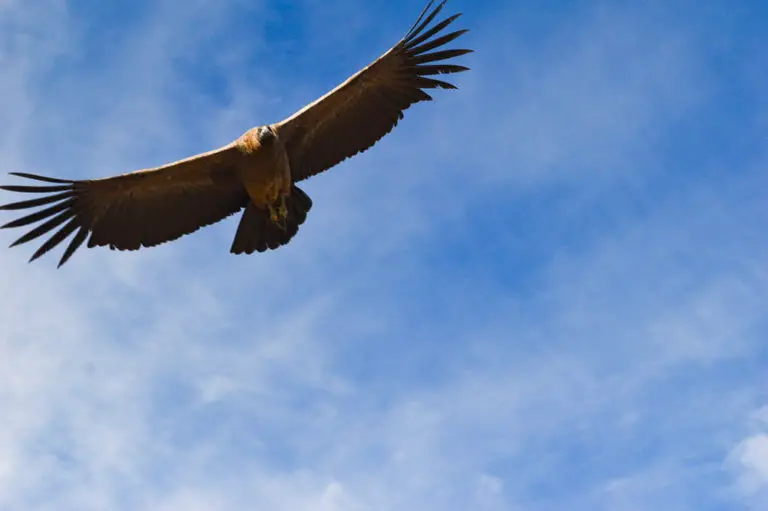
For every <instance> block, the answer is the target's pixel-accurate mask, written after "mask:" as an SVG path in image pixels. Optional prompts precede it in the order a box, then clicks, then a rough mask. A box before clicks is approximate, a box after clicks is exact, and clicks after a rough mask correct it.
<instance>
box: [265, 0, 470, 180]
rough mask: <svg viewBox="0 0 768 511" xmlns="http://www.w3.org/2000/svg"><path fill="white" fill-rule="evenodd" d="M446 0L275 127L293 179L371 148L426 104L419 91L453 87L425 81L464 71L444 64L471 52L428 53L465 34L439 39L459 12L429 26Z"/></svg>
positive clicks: (461, 67)
mask: <svg viewBox="0 0 768 511" xmlns="http://www.w3.org/2000/svg"><path fill="white" fill-rule="evenodd" d="M446 1H447V0H443V1H442V2H440V3H439V4H437V5H436V6H435V7H434V8H433V5H434V0H432V1H430V2H429V4H427V7H426V8H425V9H424V11H422V13H421V16H419V19H418V20H416V23H414V25H413V26H412V27H411V29H410V30H409V31H408V32H407V33H406V35H405V37H404V38H403V39H401V40H400V41H399V42H398V43H397V44H396V45H395V46H394V47H393V48H391V49H390V50H389V51H388V52H386V53H385V54H384V55H382V56H381V57H379V58H378V59H377V60H376V61H375V62H373V63H372V64H371V65H369V66H368V67H366V68H365V69H363V70H362V71H360V72H359V73H357V74H355V75H354V76H352V77H351V78H349V79H348V80H347V81H345V82H344V83H342V84H341V85H339V86H338V87H336V88H335V89H334V90H332V91H331V92H329V93H328V94H326V95H325V96H323V97H322V98H320V99H318V100H317V101H315V102H313V103H312V104H310V105H308V106H306V107H304V108H303V109H301V110H299V111H298V112H296V113H295V114H293V115H292V116H291V117H289V118H287V119H285V120H283V121H282V122H280V123H278V124H277V125H276V126H275V128H276V129H277V131H278V133H279V135H280V137H281V138H282V139H283V140H284V141H285V144H286V150H287V152H288V158H289V161H290V166H291V176H292V178H293V180H294V181H300V180H302V179H306V178H308V177H310V176H313V175H315V174H318V173H320V172H323V171H324V170H327V169H329V168H330V167H332V166H334V165H336V164H338V163H340V162H341V161H343V160H345V159H346V158H349V157H351V156H354V155H355V154H357V153H360V152H363V151H365V150H366V149H368V148H370V147H371V146H373V145H374V144H375V143H376V142H377V141H378V140H380V139H381V138H382V137H384V136H385V135H386V134H387V133H389V132H390V131H391V130H392V129H393V128H394V127H395V126H396V125H397V123H398V121H399V120H400V119H402V118H403V112H404V111H405V110H406V109H408V108H409V107H410V106H411V105H412V104H414V103H418V102H420V101H430V100H432V97H431V96H430V95H429V94H428V93H427V92H426V91H425V90H424V89H434V88H443V89H455V88H456V86H455V85H453V84H451V83H449V82H446V81H443V80H437V79H435V78H429V77H430V76H434V75H443V74H452V73H460V72H462V71H467V70H468V68H467V67H465V66H460V65H456V64H449V63H446V62H444V61H446V60H449V59H453V58H455V57H459V56H461V55H465V54H467V53H470V52H471V51H472V50H465V49H450V50H439V51H432V50H436V49H438V48H442V47H443V46H444V45H446V44H448V43H450V42H452V41H454V40H455V39H456V38H458V37H460V36H461V35H463V34H465V33H466V32H467V31H466V30H457V31H455V32H450V33H448V34H444V35H440V34H441V33H442V31H443V30H444V29H445V28H447V27H448V26H449V25H450V24H451V23H453V22H454V21H455V20H456V19H458V18H459V16H460V14H455V15H453V16H450V17H448V18H446V19H445V20H443V21H440V22H439V23H436V24H434V25H432V26H431V27H430V23H432V22H433V21H434V19H435V18H436V16H437V15H438V13H439V12H440V11H441V10H442V9H443V7H444V5H445V3H446ZM430 9H431V10H430Z"/></svg>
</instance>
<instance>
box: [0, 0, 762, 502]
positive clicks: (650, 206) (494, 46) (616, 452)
mask: <svg viewBox="0 0 768 511" xmlns="http://www.w3.org/2000/svg"><path fill="white" fill-rule="evenodd" d="M329 4H332V5H329ZM422 7H423V5H422V2H406V1H399V0H387V1H385V0H370V1H366V2H363V1H358V0H338V1H335V2H321V1H319V0H297V1H290V0H215V1H214V0H190V1H185V2H181V1H180V0H155V1H149V0H140V1H130V2H129V1H113V2H86V1H82V0H70V1H65V0H37V1H35V2H30V1H24V0H0V64H1V65H2V68H3V73H2V74H0V118H2V120H3V130H2V131H1V132H0V169H1V170H3V171H8V172H11V171H26V172H34V173H41V174H47V175H55V176H58V177H74V178H88V177H101V176H106V175H111V174H116V173H120V172H125V171H129V170H133V169H137V168H146V167H152V166H156V165H160V164H162V163H165V162H167V161H171V160H175V159H178V158H182V157H185V156H188V155H191V154H195V153H198V152H201V151H204V150H208V149H212V148H214V147H217V146H218V145H221V144H223V143H226V142H229V141H230V140H231V139H233V138H235V137H237V136H239V135H240V134H241V133H242V132H243V131H245V130H246V129H248V128H250V127H252V126H255V125H259V124H265V123H269V122H274V121H277V120H280V119H282V118H284V117H286V116H287V115H289V114H291V113H292V112H294V111H295V110H296V109H298V108H299V107H301V106H302V105H304V104H305V103H307V102H309V101H311V100H313V99H315V98H316V97H318V96H319V95H321V94H323V93H325V92H326V91H327V90H329V89H330V88H332V87H334V86H335V85H336V84H338V83H339V82H340V81H342V80H343V79H345V78H346V77H347V76H349V75H350V74H351V73H353V72H355V71H357V70H358V69H359V68H360V67H362V66H364V65H366V64H367V63H369V62H370V61H371V60H372V59H374V58H375V57H377V56H378V55H379V54H381V53H382V52H383V51H385V50H386V49H387V48H388V47H389V46H390V45H391V44H393V43H394V42H395V41H396V40H397V39H398V38H399V37H400V36H401V35H402V34H403V33H404V32H405V30H407V28H408V27H409V26H410V24H411V23H412V21H413V20H414V18H415V16H417V15H418V13H419V11H420V10H421V8H422ZM448 10H449V11H462V12H464V16H463V17H462V18H461V20H460V22H459V23H460V25H462V26H463V27H466V28H470V29H471V32H470V33H469V34H467V35H466V36H464V37H463V38H462V43H463V44H462V46H469V47H472V48H474V49H475V50H476V53H474V54H472V55H470V56H468V57H465V58H464V62H463V63H466V64H467V65H469V66H470V67H472V71H471V72H470V73H464V74H461V75H457V76H456V83H457V84H458V85H459V87H460V88H459V90H458V91H438V93H437V94H436V101H435V102H434V103H432V104H426V105H425V104H420V105H417V106H415V107H414V108H412V109H411V110H409V111H408V112H407V114H406V118H405V120H404V121H403V122H402V123H401V125H400V126H399V127H398V128H397V129H396V130H395V131H394V132H393V133H392V134H391V135H390V136H388V137H387V138H385V139H384V140H383V141H382V142H380V143H379V144H378V145H377V146H375V147H374V148H373V149H372V150H371V151H369V152H367V153H365V154H363V155H361V156H358V157H356V158H354V159H352V160H350V161H347V162H345V163H343V164H342V165H340V166H338V167H337V168H334V169H333V170H332V171H330V172H328V173H325V174H323V175H321V176H319V177H316V178H313V179H311V180H310V181H308V182H307V183H306V186H305V187H304V188H305V190H306V191H307V192H308V193H309V194H310V195H311V196H312V198H313V199H314V204H315V206H314V208H313V210H312V212H311V214H310V216H309V218H308V220H307V222H306V223H305V224H304V225H303V226H302V228H301V230H300V232H299V234H298V236H297V237H296V238H295V239H294V240H293V241H292V242H291V243H290V244H289V245H288V246H286V247H283V248H281V249H280V250H278V251H276V252H271V253H268V254H263V255H254V256H250V257H234V256H231V255H229V254H228V248H229V246H230V243H231V240H232V237H233V236H234V232H235V228H236V219H235V218H230V219H228V220H227V221H225V222H222V223H220V224H217V225H215V226H213V227H210V228H207V229H205V230H203V231H200V232H198V233H195V234H193V235H191V236H187V237H185V238H183V239H181V240H179V241H177V242H174V243H172V244H169V245H167V246H161V247H158V248H154V249H151V250H145V251H140V252H135V253H115V252H110V251H108V250H86V251H81V252H79V253H78V254H77V255H76V256H75V257H74V258H73V259H72V261H71V262H70V263H68V264H67V265H66V266H65V267H64V268H63V269H62V270H59V271H56V270H55V269H54V268H55V258H52V259H48V258H44V259H42V260H40V261H38V262H36V263H35V264H32V265H27V263H26V260H27V258H28V257H29V255H30V254H31V249H27V248H26V247H24V248H21V247H20V248H16V249H13V250H3V251H0V278H2V281H3V283H4V291H5V292H4V293H3V296H2V298H0V300H2V307H0V411H1V412H0V413H2V417H3V427H2V428H0V509H3V510H9V511H15V510H24V511H29V510H38V509H40V510H43V509H56V510H57V511H58V510H78V511H82V510H91V509H93V510H97V509H105V510H135V509H147V510H157V511H164V510H176V509H185V510H189V511H203V510H220V509H232V510H239V509H243V510H244V509H270V510H274V511H280V510H291V511H297V510H298V511H300V510H313V511H315V510H318V511H336V510H339V511H340V510H345V511H346V510H365V511H368V510H371V511H374V510H375V511H379V510H392V509H397V510H400V511H406V510H418V511H429V510H440V511H450V510H468V509H469V510H481V511H485V510H488V511H493V510H503V511H510V510H515V511H517V510H521V511H522V510H526V511H527V510H531V511H540V510H541V511H544V510H562V509H569V510H611V511H614V510H616V511H635V510H637V511H640V510H648V509H664V510H669V511H674V510H691V509H697V510H700V511H708V510H731V509H733V510H738V509H746V510H765V509H768V508H766V505H765V502H768V377H767V376H766V375H767V374H768V350H766V347H765V346H766V339H767V338H768V294H766V292H765V290H766V288H768V266H766V263H765V261H766V260H767V259H768V237H766V234H765V232H766V228H765V226H766V225H768V200H767V199H768V197H767V196H766V189H768V186H766V185H768V177H766V175H767V174H766V171H768V151H766V148H767V147H768V144H766V142H768V65H766V64H768V49H767V48H768V35H766V31H765V26H766V24H768V6H766V5H765V3H764V2H758V1H756V0H755V1H748V0H744V1H742V2H738V3H734V2H716V1H706V0H705V1H697V2H694V1H685V0H681V1H679V2H662V1H648V2H613V1H611V2H608V1H603V2H600V1H593V2H558V1H554V0H553V1H547V2H532V1H520V2H505V1H487V2H482V3H481V2H475V3H472V2H468V1H466V0H451V1H450V2H449V4H448ZM6 181H10V178H6ZM8 198H9V199H10V198H11V197H8ZM0 202H7V200H3V201H0ZM15 234H16V233H13V232H9V233H2V237H3V239H4V241H5V242H6V243H10V242H11V241H13V239H15V236H14V235H15Z"/></svg>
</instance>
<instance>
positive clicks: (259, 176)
mask: <svg viewBox="0 0 768 511" xmlns="http://www.w3.org/2000/svg"><path fill="white" fill-rule="evenodd" d="M446 1H447V0H443V1H442V2H441V3H440V4H439V5H437V6H436V7H435V8H434V9H432V10H431V11H430V8H431V7H432V5H433V2H434V0H431V1H430V2H429V4H428V5H427V7H426V8H425V9H424V11H423V12H422V14H421V16H420V17H419V19H418V20H417V21H416V23H415V24H414V25H413V27H412V28H411V29H410V30H409V31H408V33H407V34H406V35H405V37H404V38H403V39H401V40H400V41H399V42H398V43H397V44H396V45H395V46H394V47H392V48H391V49H390V50H389V51H388V52H386V53H385V54H384V55H382V56H381V57H380V58H378V59H377V60H376V61H374V62H373V63H372V64H371V65H369V66H367V67H366V68H364V69H363V70H361V71H360V72H358V73H356V74H355V75H353V76H352V77H351V78H349V79H348V80H347V81H345V82H344V83H342V84H341V85H339V86H338V87H336V88H335V89H334V90H332V91H331V92H329V93H328V94H326V95H325V96H323V97H321V98H320V99H318V100H317V101H315V102H313V103H311V104H310V105H307V106H306V107H304V108H302V109H301V110H299V111H298V112H296V113H295V114H293V115H292V116H290V117H289V118H287V119H285V120H283V121H281V122H279V123H275V124H271V125H265V126H260V127H257V128H253V129H251V130H248V131H247V132H246V133H244V134H243V135H242V136H240V137H239V138H237V139H236V140H235V141H234V142H232V143H231V144H228V145H226V146H224V147H221V148H219V149H216V150H214V151H210V152H207V153H203V154H199V155H196V156H193V157H191V158H186V159H184V160H179V161H177V162H173V163H170V164H167V165H163V166H162V167H156V168H151V169H144V170H139V171H136V172H130V173H127V174H121V175H118V176H114V177H109V178H104V179H95V180H82V181H72V180H65V179H57V178H50V177H44V176H39V175H34V174H27V173H14V175H17V176H20V177H24V178H27V179H32V180H35V181H39V182H44V183H47V184H45V185H34V186H28V185H6V186H0V189H4V190H7V191H11V192H21V193H33V194H40V196H38V197H37V198H34V199H30V200H24V201H20V202H14V203H11V204H6V205H4V206H0V210H9V211H16V210H24V209H29V208H42V209H37V210H36V211H35V212H33V213H30V214H28V215H26V216H23V217H21V218H18V219H16V220H13V221H11V222H9V223H7V224H5V225H3V226H2V227H3V228H14V227H22V226H27V225H31V224H34V223H38V222H39V225H37V226H36V227H34V228H33V229H31V230H30V231H28V232H27V233H26V234H24V235H23V236H22V237H21V238H19V239H18V240H16V241H15V242H14V243H13V245H18V244H21V243H25V242H27V241H31V240H33V239H36V238H38V237H40V236H43V235H45V234H48V233H52V234H51V235H50V237H49V238H48V239H47V240H46V241H45V242H44V243H43V244H42V245H41V246H40V248H39V249H38V250H37V251H36V252H35V254H34V255H33V256H32V260H34V259H36V258H37V257H39V256H41V255H43V254H44V253H46V252H48V251H49V250H51V249H52V248H53V247H55V246H56V245H58V244H59V243H61V242H62V241H64V240H65V239H67V238H68V237H70V236H72V235H74V236H73V237H72V238H71V240H70V243H69V245H68V246H67V248H66V249H65V250H64V254H63V255H62V257H61V260H60V262H59V265H62V264H64V263H65V262H66V261H67V260H68V259H69V258H70V257H71V256H72V254H73V253H74V252H75V251H76V250H77V249H78V248H79V247H80V246H81V245H82V244H83V243H84V242H85V241H86V240H87V241H88V243H87V246H88V247H94V246H108V247H110V248H112V249H118V250H137V249H139V248H141V247H150V246H154V245H158V244H160V243H164V242H167V241H171V240H174V239H177V238H179V237H180V236H183V235H185V234H188V233H191V232H193V231H195V230H197V229H199V228H200V227H203V226H206V225H209V224H212V223H215V222H218V221H220V220H222V219H223V218H225V217H227V216H229V215H232V214H234V213H237V212H238V211H241V210H243V209H245V210H244V212H243V215H242V217H241V219H240V223H239V225H238V229H237V232H236V234H235V239H234V241H233V243H232V247H231V252H232V253H235V254H239V253H248V254H250V253H253V252H254V251H258V252H263V251H265V250H267V249H275V248H277V247H279V246H281V245H285V244H286V243H288V242H289V241H290V240H291V238H292V237H293V236H294V235H295V234H296V232H297V231H298V229H299V225H301V224H302V223H303V222H304V220H305V219H306V216H307V212H308V211H309V210H310V208H311V207H312V201H311V199H310V198H309V197H308V196H307V195H306V193H304V192H303V191H302V190H301V189H300V188H299V187H298V186H296V183H297V182H299V181H301V180H304V179H306V178H308V177H310V176H313V175H315V174H318V173H320V172H323V171H325V170H327V169H329V168H331V167H333V166H334V165H336V164H338V163H340V162H341V161H343V160H345V159H347V158H349V157H352V156H354V155H355V154H358V153H360V152H362V151H365V150H367V149H368V148H370V147H371V146H372V145H374V144H375V143H376V142H377V141H378V140H379V139H381V138H382V137H383V136H384V135H386V134H387V133H389V132H390V131H391V130H392V128H394V127H395V125H397V123H398V121H399V120H400V119H402V118H403V111H404V110H406V109H407V108H408V107H410V106H411V105H412V104H414V103H418V102H420V101H429V100H431V99H432V98H431V97H430V96H429V94H427V93H426V92H425V91H424V89H431V88H446V89H451V88H455V87H454V86H453V85H452V84H450V83H447V82H444V81H442V80H437V79H435V78H432V76H434V75H438V74H446V73H457V72H461V71H466V70H467V68H466V67H464V66H458V65H454V64H446V63H443V62H442V61H445V60H449V59H452V58H454V57H458V56H461V55H464V54H466V53H469V52H470V51H471V50H459V49H455V50H439V51H434V50H435V49H437V48H440V47H442V46H444V45H445V44H447V43H449V42H451V41H453V40H454V39H456V38H457V37H459V36H461V35H462V34H463V33H464V32H466V30H458V31H455V32H452V33H449V34H445V35H439V34H440V32H441V31H442V30H443V29H445V27H447V26H448V25H449V24H451V23H452V22H453V21H454V20H455V19H456V18H458V17H459V15H458V14H457V15H454V16H451V17H449V18H447V19H445V20H443V21H441V22H439V23H435V24H433V25H430V24H431V23H432V22H433V20H434V19H435V17H436V16H437V14H438V13H439V12H440V11H441V9H442V8H443V6H444V5H445V2H446ZM13 245H11V246H13Z"/></svg>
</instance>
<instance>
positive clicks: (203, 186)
mask: <svg viewBox="0 0 768 511" xmlns="http://www.w3.org/2000/svg"><path fill="white" fill-rule="evenodd" d="M238 156H239V151H238V150H237V149H236V148H235V147H234V145H229V146H225V147H223V148H221V149H218V150H216V151H211V152H209V153H204V154H201V155H198V156H194V157H192V158H188V159H185V160H181V161H178V162H175V163H171V164H169V165H165V166H162V167H158V168H154V169H147V170H139V171H137V172H131V173H129V174H123V175H120V176H115V177H110V178H106V179H96V180H88V181H68V180H63V179H54V178H49V177H43V176H37V175H34V174H22V173H14V174H13V175H16V176H20V177H24V178H27V179H33V180H36V181H43V182H46V183H51V184H50V185H34V186H18V185H6V186H0V189H3V190H7V191H10V192H21V193H31V194H40V195H41V196H40V197H37V198H33V199H30V200H24V201H21V202H14V203H12V204H6V205H4V206H0V210H12V211H15V210H26V209H35V208H37V209H36V210H35V211H34V212H32V213H30V214H28V215H26V216H23V217H21V218H18V219H16V220H14V221H12V222H9V223H7V224H5V225H3V226H2V228H4V229H5V228H12V227H25V226H29V225H31V224H34V223H37V222H39V225H37V226H35V227H34V228H32V229H31V230H30V231H28V232H27V233H26V234H24V235H23V236H22V237H21V238H19V239H18V240H16V241H15V242H14V243H13V244H12V245H11V246H14V245H19V244H21V243H26V242H28V241H31V240H34V239H36V238H39V237H40V236H43V235H46V234H50V236H49V237H48V239H47V240H46V241H45V242H44V243H43V244H42V245H41V246H40V248H39V249H38V250H37V252H35V253H34V255H33V256H32V259H30V261H32V260H34V259H37V258H38V257H40V256H41V255H43V254H45V253H46V252H48V251H49V250H51V249H52V248H53V247H55V246H56V245H58V244H59V243H61V242H62V241H64V240H65V239H67V238H68V237H69V236H71V235H72V234H74V236H73V237H72V239H71V241H70V243H69V245H68V246H67V248H66V250H65V251H64V254H63V255H62V257H61V260H60V262H59V266H61V265H62V264H64V263H65V262H67V260H68V259H69V258H70V257H71V256H72V254H73V253H74V252H75V251H76V250H77V249H78V248H79V247H80V246H81V245H82V244H83V242H84V241H85V240H86V238H88V236H89V235H90V238H88V247H95V246H109V247H110V248H113V249H118V250H137V249H139V248H141V247H142V246H144V247H150V246H153V245H158V244H160V243H164V242H166V241H171V240H174V239H176V238H179V237H180V236H183V235H184V234H188V233H191V232H193V231H195V230H197V229H199V228H200V227H203V226H205V225H209V224H212V223H214V222H218V221H219V220H221V219H223V218H225V217H227V216H229V215H231V214H233V213H236V212H237V211H239V210H240V209H241V208H243V207H244V206H245V205H246V204H247V202H248V195H247V193H246V191H245V189H244V188H243V185H242V184H241V182H240V180H239V179H238V177H237V173H236V165H237V158H238Z"/></svg>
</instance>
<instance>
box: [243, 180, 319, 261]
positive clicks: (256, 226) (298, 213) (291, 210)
mask: <svg viewBox="0 0 768 511" xmlns="http://www.w3.org/2000/svg"><path fill="white" fill-rule="evenodd" d="M285 205H286V207H287V208H288V217H287V218H286V220H285V229H283V228H281V227H280V226H278V225H275V223H274V222H272V220H271V219H270V218H269V212H268V211H266V210H264V209H261V208H258V207H256V206H254V204H253V203H252V202H249V203H248V206H247V207H246V208H245V212H243V216H242V217H240V225H238V226H237V233H236V234H235V240H234V241H233V242H232V248H231V249H230V252H232V253H233V254H252V253H254V252H264V251H265V250H267V249H276V248H277V247H279V246H281V245H285V244H286V243H288V242H289V241H291V238H293V237H294V236H295V235H296V233H297V232H298V231H299V226H300V225H301V224H303V223H304V220H306V219H307V212H309V210H310V209H311V208H312V199H310V198H309V195H307V194H306V193H304V191H303V190H302V189H301V188H299V187H298V186H296V185H293V186H292V187H291V195H290V196H289V197H287V198H286V201H285Z"/></svg>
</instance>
